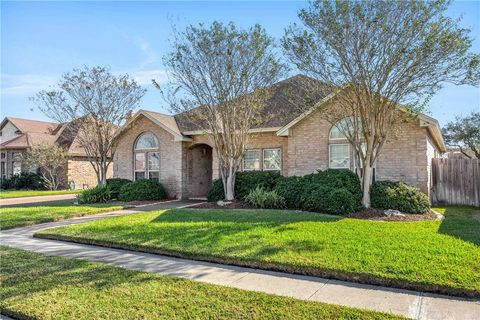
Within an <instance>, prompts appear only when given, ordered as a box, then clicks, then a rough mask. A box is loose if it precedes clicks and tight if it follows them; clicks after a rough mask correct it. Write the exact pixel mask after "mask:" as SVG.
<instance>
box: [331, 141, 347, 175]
mask: <svg viewBox="0 0 480 320" xmlns="http://www.w3.org/2000/svg"><path fill="white" fill-rule="evenodd" d="M329 148H330V152H329V155H330V161H329V162H330V163H329V167H330V168H332V169H348V168H350V145H348V144H331V145H330V146H329Z"/></svg>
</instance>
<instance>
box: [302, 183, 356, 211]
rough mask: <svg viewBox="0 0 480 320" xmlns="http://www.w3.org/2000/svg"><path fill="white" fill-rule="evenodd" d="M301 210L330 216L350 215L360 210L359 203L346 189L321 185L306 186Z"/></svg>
mask: <svg viewBox="0 0 480 320" xmlns="http://www.w3.org/2000/svg"><path fill="white" fill-rule="evenodd" d="M300 203H301V209H302V210H306V211H314V212H322V213H329V214H341V215H344V214H348V213H351V212H354V211H355V210H357V209H358V207H359V205H358V201H357V199H356V198H355V197H354V196H353V195H352V193H351V192H350V191H348V190H347V189H346V188H335V187H330V186H323V185H319V184H308V185H306V186H305V188H304V190H303V193H302V195H301V197H300Z"/></svg>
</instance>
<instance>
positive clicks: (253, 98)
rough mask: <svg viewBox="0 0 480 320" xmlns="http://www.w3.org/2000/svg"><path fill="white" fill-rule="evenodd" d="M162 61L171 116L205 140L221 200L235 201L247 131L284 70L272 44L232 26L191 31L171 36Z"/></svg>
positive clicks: (259, 33)
mask: <svg viewBox="0 0 480 320" xmlns="http://www.w3.org/2000/svg"><path fill="white" fill-rule="evenodd" d="M172 42H173V50H172V51H171V52H169V53H168V54H167V55H166V56H165V58H164V60H165V64H166V66H167V67H168V72H169V77H170V80H171V81H170V84H168V85H166V86H165V87H162V88H160V86H159V85H158V84H157V83H156V82H155V81H154V84H155V85H156V86H157V87H158V88H159V89H160V90H161V92H162V94H163V96H164V97H165V98H166V99H167V101H168V102H169V104H170V105H171V108H172V109H173V111H174V112H177V113H183V115H184V116H186V117H188V118H189V119H190V120H191V121H192V123H197V124H201V126H200V127H199V128H200V129H202V130H204V131H205V134H207V135H209V136H210V137H211V139H212V141H213V143H214V146H215V149H216V152H217V155H218V157H219V165H220V173H221V178H222V181H223V187H224V191H225V199H226V200H233V199H234V197H235V189H234V188H235V173H236V172H237V171H238V169H239V168H240V166H241V163H242V159H243V154H244V150H245V146H246V142H247V139H248V131H249V129H250V128H252V126H253V125H254V124H255V123H256V122H257V121H258V120H259V117H258V116H259V113H260V112H261V110H262V108H263V105H264V101H265V99H266V98H267V97H268V95H269V94H268V92H267V90H264V88H266V87H267V86H269V85H271V84H273V83H275V82H276V81H277V80H278V78H279V77H280V75H281V74H282V72H283V71H284V69H285V67H284V65H282V64H281V62H280V60H279V59H278V58H277V56H276V55H275V53H274V43H273V39H272V38H270V37H269V36H268V35H267V34H266V32H265V30H264V29H263V28H262V27H261V26H260V25H254V26H253V27H251V28H249V29H246V30H244V29H240V28H237V26H236V25H235V24H234V23H233V22H230V23H228V24H223V23H221V22H217V21H215V22H213V23H212V24H211V25H208V26H206V25H203V24H199V25H197V26H194V25H190V26H188V27H187V28H186V29H185V30H183V31H181V32H175V33H174V36H173V41H172Z"/></svg>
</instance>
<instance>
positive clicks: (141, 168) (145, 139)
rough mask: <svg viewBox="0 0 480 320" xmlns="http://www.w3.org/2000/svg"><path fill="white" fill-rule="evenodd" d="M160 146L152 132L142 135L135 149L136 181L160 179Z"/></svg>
mask: <svg viewBox="0 0 480 320" xmlns="http://www.w3.org/2000/svg"><path fill="white" fill-rule="evenodd" d="M159 147H160V144H159V143H158V139H157V137H156V136H155V135H154V134H153V133H151V132H145V133H142V134H141V135H140V136H139V137H138V138H137V141H136V142H135V148H134V151H133V152H134V158H133V159H134V168H133V170H134V179H135V180H140V179H150V180H154V181H159V179H160V152H159V151H158V149H159Z"/></svg>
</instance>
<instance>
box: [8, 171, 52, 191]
mask: <svg viewBox="0 0 480 320" xmlns="http://www.w3.org/2000/svg"><path fill="white" fill-rule="evenodd" d="M0 188H1V189H4V190H6V189H14V190H22V189H28V190H45V189H46V188H45V182H44V181H43V179H42V177H40V176H39V175H38V174H36V173H32V172H22V173H21V174H16V175H14V176H12V177H11V178H10V179H4V180H2V182H1V185H0Z"/></svg>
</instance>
